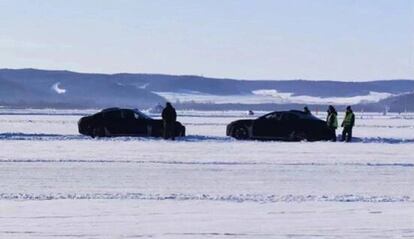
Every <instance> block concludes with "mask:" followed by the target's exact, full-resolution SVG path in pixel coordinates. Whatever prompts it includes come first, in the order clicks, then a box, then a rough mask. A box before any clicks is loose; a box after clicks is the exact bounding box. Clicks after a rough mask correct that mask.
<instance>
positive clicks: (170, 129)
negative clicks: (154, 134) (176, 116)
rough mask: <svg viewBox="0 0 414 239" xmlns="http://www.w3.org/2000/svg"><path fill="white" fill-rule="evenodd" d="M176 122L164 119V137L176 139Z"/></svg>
mask: <svg viewBox="0 0 414 239" xmlns="http://www.w3.org/2000/svg"><path fill="white" fill-rule="evenodd" d="M174 128H175V124H174V122H166V121H164V132H163V137H164V139H169V138H171V139H173V140H174V139H175V130H174Z"/></svg>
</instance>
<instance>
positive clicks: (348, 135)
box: [341, 106, 355, 142]
mask: <svg viewBox="0 0 414 239" xmlns="http://www.w3.org/2000/svg"><path fill="white" fill-rule="evenodd" d="M354 125H355V115H354V112H352V109H351V106H348V107H346V112H345V118H344V121H343V122H342V125H341V126H342V127H343V128H344V130H343V131H342V141H345V140H346V142H351V140H352V128H353V127H354Z"/></svg>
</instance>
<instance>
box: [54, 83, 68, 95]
mask: <svg viewBox="0 0 414 239" xmlns="http://www.w3.org/2000/svg"><path fill="white" fill-rule="evenodd" d="M52 90H53V91H54V92H56V93H58V94H59V95H61V94H65V93H66V89H63V88H61V87H60V82H57V83H55V84H53V85H52Z"/></svg>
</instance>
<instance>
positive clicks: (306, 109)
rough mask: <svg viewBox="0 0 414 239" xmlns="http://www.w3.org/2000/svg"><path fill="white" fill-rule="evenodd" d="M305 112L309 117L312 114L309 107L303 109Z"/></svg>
mask: <svg viewBox="0 0 414 239" xmlns="http://www.w3.org/2000/svg"><path fill="white" fill-rule="evenodd" d="M303 112H305V114H307V115H310V114H312V113H311V111H310V110H309V108H308V107H307V106H305V107H304V108H303Z"/></svg>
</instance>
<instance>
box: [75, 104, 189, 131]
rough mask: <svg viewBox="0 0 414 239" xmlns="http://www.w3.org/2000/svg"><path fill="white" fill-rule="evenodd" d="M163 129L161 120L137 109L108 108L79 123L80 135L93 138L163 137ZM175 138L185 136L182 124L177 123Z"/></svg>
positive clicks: (86, 117)
mask: <svg viewBox="0 0 414 239" xmlns="http://www.w3.org/2000/svg"><path fill="white" fill-rule="evenodd" d="M163 127H164V126H163V122H162V120H161V119H152V118H151V117H149V116H147V115H145V114H144V113H142V112H141V111H139V110H137V109H120V108H108V109H104V110H102V111H101V112H98V113H96V114H94V115H90V116H85V117H82V118H81V119H80V120H79V122H78V128H79V133H81V134H83V135H88V136H91V137H105V136H108V137H113V136H150V137H161V136H162V135H163ZM175 136H178V137H180V136H185V127H184V126H183V125H182V124H181V123H180V122H176V123H175Z"/></svg>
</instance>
